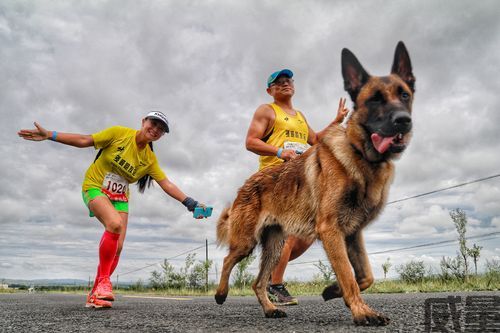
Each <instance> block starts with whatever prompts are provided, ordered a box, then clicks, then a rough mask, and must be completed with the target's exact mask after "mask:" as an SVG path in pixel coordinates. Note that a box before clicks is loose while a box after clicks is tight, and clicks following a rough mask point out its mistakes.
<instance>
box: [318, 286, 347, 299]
mask: <svg viewBox="0 0 500 333" xmlns="http://www.w3.org/2000/svg"><path fill="white" fill-rule="evenodd" d="M321 296H323V299H324V300H325V302H326V301H329V300H331V299H334V298H339V297H342V290H340V287H339V285H338V284H337V282H334V283H333V284H331V285H330V286H328V287H326V288H325V289H324V290H323V293H322V294H321Z"/></svg>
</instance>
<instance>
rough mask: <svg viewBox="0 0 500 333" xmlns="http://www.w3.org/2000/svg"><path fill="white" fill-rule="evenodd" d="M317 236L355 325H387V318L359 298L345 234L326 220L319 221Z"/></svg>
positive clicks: (359, 294)
mask: <svg viewBox="0 0 500 333" xmlns="http://www.w3.org/2000/svg"><path fill="white" fill-rule="evenodd" d="M320 225H322V227H320V228H319V230H318V233H319V238H320V239H321V241H322V242H323V246H324V248H325V251H326V254H327V255H328V259H329V260H330V263H331V265H332V268H333V270H334V272H335V275H336V276H337V280H338V282H339V285H340V289H341V290H342V295H343V297H344V302H345V304H346V305H347V307H349V308H350V309H351V312H352V316H353V319H354V323H355V324H356V325H369V326H381V325H387V324H388V323H389V320H388V319H387V318H386V317H384V316H382V315H380V314H378V313H377V312H375V311H373V310H372V309H371V308H370V307H369V306H368V305H367V304H366V303H365V302H364V301H363V299H362V298H361V293H360V290H359V286H358V283H357V282H356V280H355V278H354V275H353V274H352V270H351V263H350V261H349V256H348V254H347V245H346V240H345V236H344V234H343V233H342V231H341V230H339V229H338V227H336V226H332V225H328V222H325V223H320Z"/></svg>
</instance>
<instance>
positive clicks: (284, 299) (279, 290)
mask: <svg viewBox="0 0 500 333" xmlns="http://www.w3.org/2000/svg"><path fill="white" fill-rule="evenodd" d="M267 292H268V295H269V299H270V300H271V302H273V303H274V304H276V305H297V304H299V301H298V300H297V298H295V297H293V296H291V295H290V293H289V292H288V290H286V287H285V285H283V284H281V283H280V284H270V285H269V286H268V287H267Z"/></svg>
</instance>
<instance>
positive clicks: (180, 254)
mask: <svg viewBox="0 0 500 333" xmlns="http://www.w3.org/2000/svg"><path fill="white" fill-rule="evenodd" d="M214 244H215V242H212V243H210V244H208V245H214ZM203 247H205V245H201V246H198V247H196V248H194V249H191V250H187V251H184V252H182V253H179V254H176V255H175V256H172V257H169V258H165V259H164V260H172V259H175V258H177V257H180V256H182V255H184V254H188V253H191V252H194V251H196V250H199V249H201V248H203ZM161 262H162V261H159V262H155V263H153V264H149V265H146V266H144V267H141V268H137V269H134V270H131V271H128V272H125V273H121V274H119V275H121V276H123V275H127V274H130V273H134V272H138V271H142V270H143V269H145V268H148V267H151V266H155V265H158V264H159V263H161Z"/></svg>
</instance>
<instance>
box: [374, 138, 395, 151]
mask: <svg viewBox="0 0 500 333" xmlns="http://www.w3.org/2000/svg"><path fill="white" fill-rule="evenodd" d="M394 137H395V136H389V137H383V136H380V135H379V134H377V133H373V134H372V136H371V139H372V143H373V146H374V147H375V149H377V151H378V152H379V153H380V154H383V153H385V152H386V151H387V149H389V147H390V146H391V144H392V141H393V140H394Z"/></svg>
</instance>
